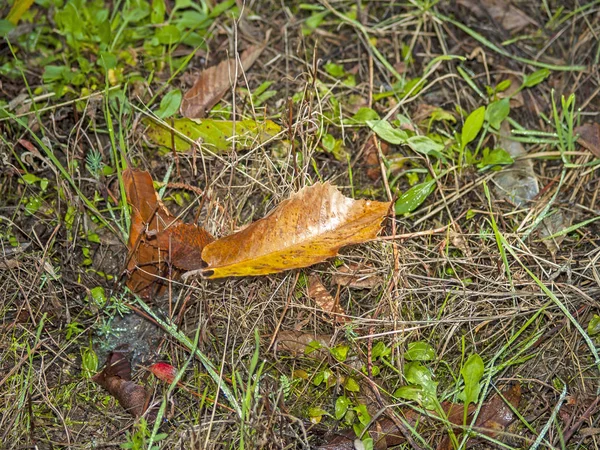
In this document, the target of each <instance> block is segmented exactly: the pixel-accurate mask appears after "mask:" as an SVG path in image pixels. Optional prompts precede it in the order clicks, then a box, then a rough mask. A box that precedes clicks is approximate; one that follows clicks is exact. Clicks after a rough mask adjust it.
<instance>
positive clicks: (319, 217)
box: [185, 183, 390, 278]
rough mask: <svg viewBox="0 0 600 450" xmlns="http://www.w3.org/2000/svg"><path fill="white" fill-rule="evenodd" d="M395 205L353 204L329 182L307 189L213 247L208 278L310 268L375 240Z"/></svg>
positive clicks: (208, 250)
mask: <svg viewBox="0 0 600 450" xmlns="http://www.w3.org/2000/svg"><path fill="white" fill-rule="evenodd" d="M389 208H390V203H387V202H376V201H370V200H353V199H351V198H347V197H344V196H343V195H342V193H341V192H340V191H338V190H337V188H335V187H334V186H332V185H331V184H329V183H317V184H315V185H313V186H310V187H306V188H304V189H302V190H301V191H299V192H297V193H295V194H293V195H292V196H291V197H290V198H289V199H287V200H285V201H283V202H282V203H281V204H280V205H279V206H278V207H277V208H275V209H274V210H273V211H271V213H270V214H268V215H267V216H266V217H264V218H263V219H260V220H257V221H256V222H254V223H252V224H251V225H249V226H248V227H246V228H245V229H243V230H242V231H239V232H237V233H234V234H232V235H229V236H227V237H225V238H222V239H219V240H217V241H215V242H213V243H211V244H209V245H207V246H206V247H205V248H204V250H203V251H202V259H203V260H204V261H205V262H206V263H207V267H206V268H205V269H203V270H202V271H194V272H188V273H187V274H185V277H189V276H192V275H196V274H197V273H201V274H202V275H203V276H205V277H207V278H222V277H232V276H248V275H266V274H269V273H276V272H281V271H284V270H289V269H296V268H300V267H307V266H310V265H312V264H316V263H319V262H321V261H323V260H325V259H327V258H330V257H332V256H335V255H336V254H337V252H338V250H339V249H340V248H341V247H343V246H345V245H351V244H358V243H361V242H366V241H369V240H372V239H374V238H375V237H376V236H377V233H379V230H380V229H381V223H382V221H383V219H384V218H385V216H386V215H387V213H388V210H389Z"/></svg>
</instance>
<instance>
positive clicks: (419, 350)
mask: <svg viewBox="0 0 600 450" xmlns="http://www.w3.org/2000/svg"><path fill="white" fill-rule="evenodd" d="M404 358H405V359H407V360H409V361H432V360H434V359H435V350H434V348H433V347H432V346H431V345H430V344H428V343H427V342H425V341H416V342H410V343H409V344H408V350H407V351H406V353H404Z"/></svg>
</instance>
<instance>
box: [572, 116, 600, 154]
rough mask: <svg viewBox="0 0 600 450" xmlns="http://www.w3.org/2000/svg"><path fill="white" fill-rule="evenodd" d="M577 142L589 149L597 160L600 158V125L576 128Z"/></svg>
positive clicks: (594, 124) (588, 124)
mask: <svg viewBox="0 0 600 450" xmlns="http://www.w3.org/2000/svg"><path fill="white" fill-rule="evenodd" d="M575 134H578V135H579V137H578V138H577V142H579V144H581V146H582V147H584V148H587V149H588V150H589V151H590V152H592V154H593V155H594V156H595V157H596V158H600V123H586V124H584V125H581V126H580V127H577V128H575Z"/></svg>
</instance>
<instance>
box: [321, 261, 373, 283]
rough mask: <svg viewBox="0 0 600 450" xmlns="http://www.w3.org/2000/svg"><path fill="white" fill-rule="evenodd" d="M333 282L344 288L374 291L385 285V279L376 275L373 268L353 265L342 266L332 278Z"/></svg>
mask: <svg viewBox="0 0 600 450" xmlns="http://www.w3.org/2000/svg"><path fill="white" fill-rule="evenodd" d="M331 281H332V282H333V283H335V284H338V285H340V286H342V287H349V288H354V289H373V288H375V287H377V286H379V285H381V284H382V283H383V278H382V277H381V276H379V275H376V274H375V271H374V269H373V268H372V267H369V266H366V265H364V264H356V263H351V264H348V265H347V266H341V267H339V268H338V269H337V273H335V274H334V275H333V276H332V277H331Z"/></svg>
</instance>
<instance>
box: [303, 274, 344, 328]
mask: <svg viewBox="0 0 600 450" xmlns="http://www.w3.org/2000/svg"><path fill="white" fill-rule="evenodd" d="M308 296H309V297H310V299H311V300H313V301H314V302H315V303H316V304H317V306H318V307H319V308H321V309H322V310H323V311H325V313H326V314H327V315H329V316H330V317H331V318H332V319H333V321H334V322H336V323H348V322H349V321H350V319H349V318H348V317H346V312H345V311H344V309H343V308H342V307H341V306H340V304H339V302H337V301H336V300H335V298H333V297H332V296H331V294H330V293H329V291H328V290H327V289H326V288H325V286H323V283H322V282H321V279H320V278H319V276H318V275H311V276H309V277H308Z"/></svg>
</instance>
